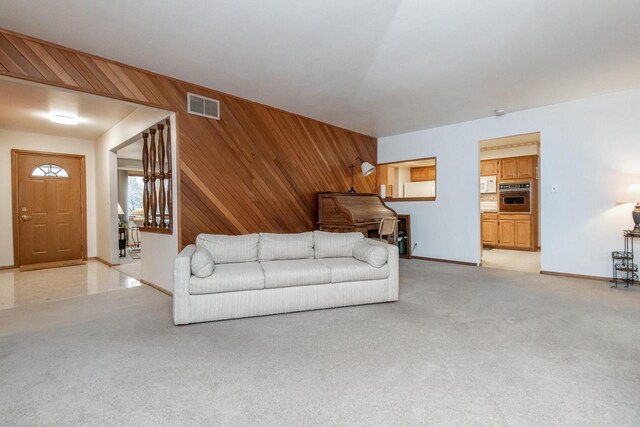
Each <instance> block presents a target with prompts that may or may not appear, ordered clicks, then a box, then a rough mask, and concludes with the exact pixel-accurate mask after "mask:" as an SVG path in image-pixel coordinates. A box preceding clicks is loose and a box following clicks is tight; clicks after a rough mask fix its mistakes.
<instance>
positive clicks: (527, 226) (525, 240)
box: [515, 219, 533, 248]
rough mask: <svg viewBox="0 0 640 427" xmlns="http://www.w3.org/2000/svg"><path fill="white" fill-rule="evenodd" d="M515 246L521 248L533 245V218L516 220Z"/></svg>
mask: <svg viewBox="0 0 640 427" xmlns="http://www.w3.org/2000/svg"><path fill="white" fill-rule="evenodd" d="M515 246H517V247H519V248H531V247H533V230H532V227H531V220H529V219H527V220H518V221H515Z"/></svg>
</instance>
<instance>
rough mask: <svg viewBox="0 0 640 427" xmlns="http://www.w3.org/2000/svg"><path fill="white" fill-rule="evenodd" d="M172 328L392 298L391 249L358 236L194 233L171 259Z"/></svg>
mask: <svg viewBox="0 0 640 427" xmlns="http://www.w3.org/2000/svg"><path fill="white" fill-rule="evenodd" d="M173 286H174V289H173V318H174V323H175V324H176V325H182V324H187V323H197V322H206V321H212V320H223V319H234V318H239V317H250V316H262V315H268V314H277V313H288V312H295V311H304V310H314V309H320V308H331V307H340V306H348V305H358V304H370V303H378V302H388V301H397V300H398V248H397V247H396V246H393V245H389V244H387V243H385V242H380V241H377V240H371V239H366V238H364V236H363V235H362V234H361V233H327V232H322V231H314V232H306V233H297V234H270V233H261V234H249V235H242V236H225V235H213V234H201V235H199V236H198V238H197V240H196V244H195V245H189V246H187V247H186V248H184V250H183V251H182V252H181V253H180V254H179V255H178V256H177V258H176V260H175V265H174V277H173Z"/></svg>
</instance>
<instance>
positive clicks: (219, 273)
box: [189, 262, 264, 295]
mask: <svg viewBox="0 0 640 427" xmlns="http://www.w3.org/2000/svg"><path fill="white" fill-rule="evenodd" d="M253 289H264V274H263V273H262V267H260V263H258V262H244V263H233V264H218V265H216V268H215V271H214V272H213V274H212V275H211V276H209V277H205V278H200V277H196V276H191V279H189V293H190V294H191V295H202V294H216V293H219V292H234V291H248V290H253Z"/></svg>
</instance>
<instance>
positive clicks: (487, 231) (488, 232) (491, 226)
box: [482, 220, 498, 245]
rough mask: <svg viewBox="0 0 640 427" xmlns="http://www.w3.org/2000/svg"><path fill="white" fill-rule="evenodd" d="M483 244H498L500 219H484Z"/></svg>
mask: <svg viewBox="0 0 640 427" xmlns="http://www.w3.org/2000/svg"><path fill="white" fill-rule="evenodd" d="M482 244H483V245H497V244H498V221H495V220H494V221H485V220H483V221H482Z"/></svg>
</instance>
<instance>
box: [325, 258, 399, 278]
mask: <svg viewBox="0 0 640 427" xmlns="http://www.w3.org/2000/svg"><path fill="white" fill-rule="evenodd" d="M319 261H320V262H321V263H323V264H325V265H326V266H327V267H329V268H330V269H331V283H342V282H358V281H361V280H378V279H386V278H388V277H389V264H387V263H385V265H383V266H382V267H380V268H376V267H372V266H371V265H369V264H368V263H366V262H362V261H359V260H357V259H355V258H352V257H349V258H324V259H322V260H319Z"/></svg>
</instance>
